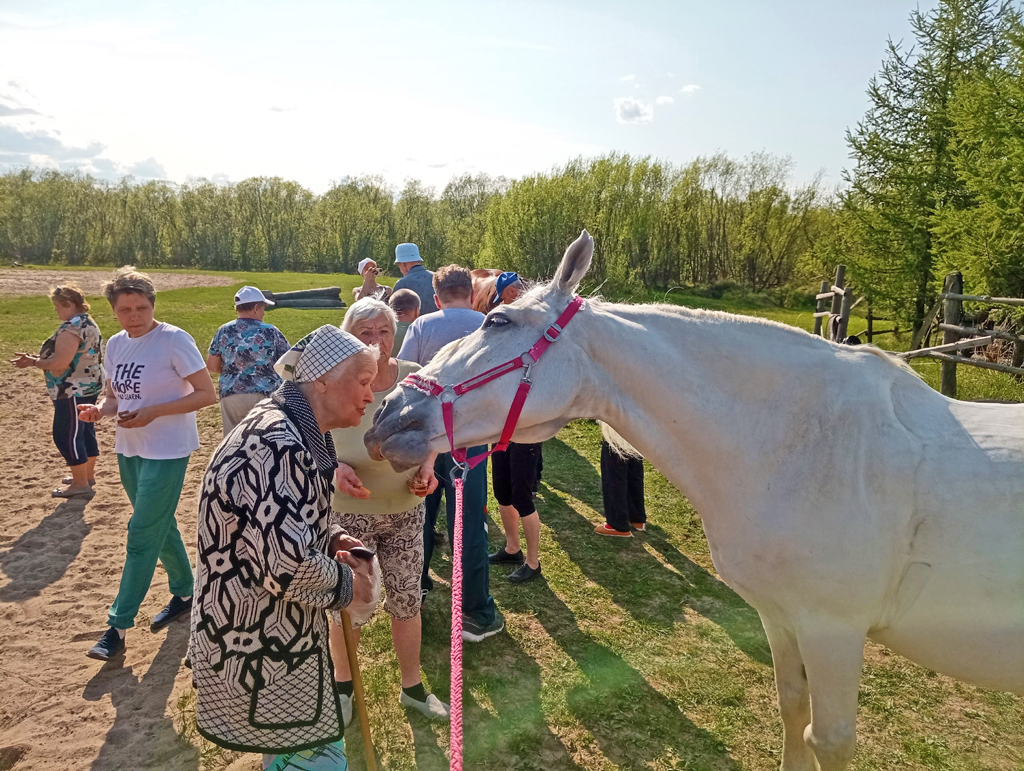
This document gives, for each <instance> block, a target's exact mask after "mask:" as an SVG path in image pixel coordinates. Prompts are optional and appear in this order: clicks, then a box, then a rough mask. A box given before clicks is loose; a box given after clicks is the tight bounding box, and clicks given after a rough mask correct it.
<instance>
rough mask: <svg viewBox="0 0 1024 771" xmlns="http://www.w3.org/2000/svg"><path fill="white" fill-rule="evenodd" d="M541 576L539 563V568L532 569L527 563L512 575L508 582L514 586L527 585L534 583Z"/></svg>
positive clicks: (538, 564)
mask: <svg viewBox="0 0 1024 771" xmlns="http://www.w3.org/2000/svg"><path fill="white" fill-rule="evenodd" d="M539 575H540V563H539V562H538V563H537V567H535V568H531V567H530V566H529V565H527V564H526V563H525V562H524V563H523V564H522V565H520V566H519V567H518V568H517V569H516V570H515V571H513V572H512V574H511V575H510V576H509V577H508V580H509V581H511V582H512V583H513V584H525V583H526V582H527V581H532V580H533V579H534V578H536V577H537V576H539Z"/></svg>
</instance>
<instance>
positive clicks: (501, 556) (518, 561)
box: [487, 546, 526, 565]
mask: <svg viewBox="0 0 1024 771" xmlns="http://www.w3.org/2000/svg"><path fill="white" fill-rule="evenodd" d="M487 561H488V562H490V563H491V564H492V565H503V564H505V563H511V564H513V565H522V564H523V563H524V562H526V557H524V556H523V550H522V549H520V550H519V551H517V552H516V553H515V554H509V553H508V552H507V551H505V547H504V546H502V547H501V548H500V549H498V551H496V552H494V554H492V555H491V556H489V557H488V558H487Z"/></svg>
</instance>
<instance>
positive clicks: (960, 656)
mask: <svg viewBox="0 0 1024 771" xmlns="http://www.w3.org/2000/svg"><path fill="white" fill-rule="evenodd" d="M593 248H594V246H593V239H592V238H591V237H590V235H589V234H588V233H587V232H586V231H584V232H583V234H582V235H581V236H580V237H579V238H578V239H577V240H576V241H575V242H573V244H572V245H571V246H570V247H569V248H568V249H567V250H566V252H565V256H564V258H563V259H562V262H561V264H560V265H559V267H558V271H557V273H556V275H555V278H554V280H553V281H552V282H551V283H550V284H548V285H546V286H541V287H537V288H535V289H534V290H532V291H530V292H529V293H527V294H526V295H524V296H523V297H522V298H520V299H519V300H518V301H517V302H515V303H513V304H512V305H509V306H503V307H502V308H499V309H498V310H496V311H494V312H492V313H491V314H490V315H489V316H488V317H487V320H486V322H485V323H484V325H483V327H482V328H481V329H480V330H479V331H477V332H475V333H473V334H472V335H470V336H469V337H467V338H464V339H463V340H461V341H459V342H456V343H453V344H451V345H449V346H448V347H446V348H445V349H443V350H442V351H441V353H439V354H438V356H437V357H436V358H435V359H434V361H433V362H432V363H431V364H430V365H429V366H427V367H425V368H424V369H423V370H422V371H421V374H423V375H426V376H432V377H434V378H436V379H437V381H438V382H440V383H442V384H455V383H458V382H461V381H463V380H466V379H467V378H469V377H471V376H473V375H476V374H479V373H480V372H482V371H484V370H486V369H489V368H490V367H493V366H495V365H497V364H499V363H501V362H504V361H506V360H509V359H512V358H514V357H515V356H517V355H518V354H520V353H522V352H523V351H525V350H527V349H529V348H530V346H532V345H533V343H534V342H535V341H536V340H537V339H538V338H539V337H540V336H541V334H542V333H543V331H544V330H545V329H546V328H547V327H548V325H550V324H551V323H552V322H553V321H554V320H555V319H556V317H557V316H558V315H559V314H560V313H561V312H562V310H563V309H564V308H565V307H566V305H567V303H568V302H569V300H570V298H571V297H572V294H573V292H574V290H575V289H576V287H577V285H578V284H579V282H580V280H581V279H582V278H583V276H584V274H585V273H586V271H587V269H588V267H589V265H590V259H591V255H592V253H593ZM532 378H533V381H534V386H533V390H532V392H531V393H530V396H529V398H528V400H527V402H526V406H525V409H524V411H523V414H522V417H521V419H520V422H519V427H518V429H517V431H516V433H515V440H516V441H520V442H540V441H543V440H545V439H549V438H551V437H552V436H554V435H555V433H556V432H557V431H558V430H559V429H560V428H561V427H562V426H564V425H565V424H566V423H568V422H569V421H570V420H573V419H575V418H582V417H587V418H599V419H600V420H602V421H605V422H606V423H608V424H610V425H611V426H612V427H613V428H614V429H615V430H616V431H617V432H618V433H620V434H621V435H622V436H623V437H624V438H625V439H626V441H628V442H629V443H631V444H632V445H633V446H634V447H636V448H637V450H639V451H640V452H641V453H642V454H643V455H644V456H645V457H646V458H648V459H649V460H650V461H651V462H652V463H653V464H654V465H655V466H656V467H657V468H658V469H659V470H660V471H661V472H662V473H663V474H664V475H665V476H666V477H668V479H669V480H671V481H672V482H673V484H675V485H676V486H677V487H678V488H679V489H680V490H681V491H682V492H683V494H684V495H686V497H687V498H689V500H690V501H691V503H692V504H693V505H694V507H695V508H696V510H697V511H698V512H699V513H700V515H701V518H702V520H703V522H704V531H705V533H706V534H707V538H708V543H709V544H710V546H711V555H712V558H713V559H714V563H715V568H716V570H717V571H718V573H719V574H720V575H721V576H722V578H723V579H724V580H725V581H726V583H728V584H729V585H730V586H731V587H732V588H733V589H735V590H736V591H737V592H738V593H739V594H740V595H741V596H742V597H743V598H744V599H745V600H746V601H747V602H748V603H750V604H751V605H752V606H753V607H754V608H755V609H756V610H757V611H758V613H759V614H760V616H761V620H762V622H763V623H764V628H765V632H766V633H767V635H768V640H769V642H770V643H771V648H772V657H773V659H774V663H775V676H776V683H777V686H778V699H779V708H780V710H781V712H782V720H783V723H784V725H785V736H784V749H783V757H782V768H783V769H784V771H812V770H813V769H815V767H816V766H815V759H816V760H817V764H818V767H819V768H820V769H822V771H841V770H842V769H844V768H846V767H847V764H848V763H849V761H850V759H851V758H852V757H853V753H854V745H855V742H856V731H855V728H856V718H857V692H858V688H859V683H860V676H861V669H862V665H863V654H864V641H865V638H871V639H872V640H876V641H878V642H879V643H882V644H883V645H886V646H888V647H889V648H891V649H893V650H894V651H896V652H898V653H901V654H903V655H905V656H907V657H908V658H910V659H912V660H913V661H916V662H918V663H919V664H921V665H923V666H925V667H929V668H931V669H934V670H936V671H939V672H943V673H946V674H948V675H951V676H953V677H956V678H959V679H961V680H964V681H967V682H970V683H974V684H977V685H980V686H984V687H987V688H994V689H999V690H1008V691H1012V692H1014V693H1018V694H1024V405H996V404H971V403H967V402H958V401H955V400H952V399H947V398H946V397H944V396H942V395H940V394H938V393H936V392H935V391H933V390H932V389H931V388H929V387H928V386H927V385H926V384H925V383H923V382H922V381H921V380H919V379H918V378H917V377H916V376H915V375H914V374H913V373H912V372H911V371H908V370H907V369H906V368H905V367H903V366H901V365H900V364H898V363H897V362H896V361H894V360H893V359H891V358H890V357H888V356H887V355H886V354H884V353H882V352H881V351H878V350H877V349H865V348H863V347H862V348H851V347H841V346H839V345H835V344H832V343H829V342H826V341H825V340H822V339H820V338H817V337H814V336H812V335H810V334H807V333H806V332H802V331H800V330H796V329H793V328H790V327H786V326H784V325H782V324H777V323H774V322H768V321H760V320H755V319H751V318H746V317H742V316H734V315H730V314H725V313H717V312H711V311H701V310H689V309H685V308H679V307H675V306H666V305H649V306H630V305H616V304H611V303H607V302H602V301H598V300H591V301H590V302H588V303H587V305H586V306H585V307H584V308H583V309H582V310H581V311H580V312H579V313H578V314H577V315H576V317H575V318H574V319H573V320H572V322H571V323H569V324H568V325H567V326H566V328H565V332H564V333H563V334H562V335H561V337H559V339H558V341H557V342H556V343H554V344H553V345H552V346H551V349H550V350H549V351H548V352H547V353H546V354H545V356H544V357H543V358H542V359H541V361H540V362H539V363H538V364H537V365H536V366H535V367H534V369H533V373H532ZM518 379H519V377H518V374H516V375H509V376H506V377H503V378H500V379H498V380H495V381H494V382H491V383H488V384H487V385H485V386H483V387H481V388H479V389H477V390H474V391H471V392H469V393H467V394H466V395H464V396H462V397H460V398H459V399H458V400H457V401H456V402H455V405H454V417H455V439H456V443H457V444H458V445H459V446H463V447H467V446H472V445H480V444H485V443H488V442H493V441H495V440H496V439H497V438H498V435H499V433H500V431H501V427H502V424H503V422H504V420H505V416H506V415H507V414H508V411H509V405H510V404H511V403H512V398H513V394H514V392H515V390H516V387H517V381H518ZM366 443H367V446H368V447H369V448H370V450H371V452H375V453H381V454H383V456H384V457H387V458H388V459H389V460H391V462H392V463H393V464H394V465H396V467H409V466H413V465H416V464H418V463H420V462H421V461H422V460H423V459H424V456H425V454H426V452H427V449H428V447H429V448H430V449H432V450H437V451H446V450H447V449H448V443H447V440H446V439H445V432H444V428H443V426H442V421H441V408H440V405H439V403H438V400H437V399H435V398H434V397H432V396H428V395H426V394H424V393H422V392H420V391H418V390H415V389H413V388H408V387H406V388H400V389H397V390H396V392H395V393H394V394H392V395H391V396H390V397H389V398H388V400H387V402H386V403H385V404H384V406H383V407H382V408H381V411H380V412H379V413H378V415H377V416H376V420H375V426H374V428H373V430H372V431H371V432H370V433H368V434H367V436H366Z"/></svg>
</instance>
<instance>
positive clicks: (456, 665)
mask: <svg viewBox="0 0 1024 771" xmlns="http://www.w3.org/2000/svg"><path fill="white" fill-rule="evenodd" d="M585 304H586V300H584V299H583V298H582V297H573V298H572V300H571V301H570V302H569V305H568V306H567V307H566V309H565V310H564V311H562V315H560V316H559V317H558V318H557V319H556V320H555V323H554V324H552V325H551V326H550V327H548V328H547V329H546V330H545V331H544V334H543V336H542V337H541V338H540V340H538V341H537V342H536V343H534V344H533V347H532V348H531V349H530V350H529V351H527V352H526V353H523V354H520V355H519V356H517V357H516V358H514V359H512V360H511V361H506V362H505V363H504V364H499V365H498V366H497V367H493V368H491V369H489V370H487V371H486V372H484V373H482V374H480V375H477V376H476V377H471V378H470V379H469V380H465V381H463V382H462V383H458V384H457V385H453V386H443V385H441V384H440V383H438V382H437V381H436V380H434V379H432V378H427V377H423V376H421V375H415V374H413V375H409V376H408V377H407V378H406V379H405V380H403V381H402V385H406V386H409V387H411V388H415V389H416V390H417V391H422V392H423V393H425V394H430V395H431V396H436V397H437V398H438V399H439V400H440V401H441V417H442V419H443V420H444V432H445V434H446V435H447V436H448V444H449V446H450V447H451V448H452V459H453V460H454V461H455V464H456V466H457V467H458V469H459V470H460V471H461V473H460V474H459V475H458V476H456V477H454V483H455V523H454V528H455V538H454V539H453V542H452V657H451V662H452V679H451V692H452V695H451V700H452V715H451V717H452V722H451V732H452V733H451V742H450V744H451V760H450V766H449V768H450V769H451V771H462V488H463V485H464V483H465V481H466V475H467V474H469V470H470V469H471V468H473V467H474V466H477V465H479V464H480V463H482V462H483V461H485V460H487V458H489V457H490V456H491V454H492V453H495V452H500V451H502V450H505V449H507V448H508V443H509V441H511V439H512V434H514V433H515V430H516V424H517V423H518V422H519V416H520V415H521V414H522V412H523V405H525V404H526V397H527V396H529V394H530V388H531V387H532V386H533V381H532V380H530V372H531V371H532V370H533V365H534V364H536V363H537V362H538V361H539V360H540V357H541V356H543V355H544V352H545V351H546V350H547V349H548V348H549V347H550V346H551V344H552V343H553V342H555V341H556V340H557V339H558V336H559V335H561V334H562V330H564V329H565V327H566V325H567V324H568V323H569V322H570V321H571V320H572V317H573V316H575V315H576V313H577V311H579V310H580V308H582V307H583V306H584V305H585ZM517 369H525V370H526V372H524V373H523V376H522V378H520V380H519V388H518V389H516V395H515V397H514V398H513V399H512V407H511V408H510V409H509V412H508V417H507V418H506V419H505V425H504V427H503V428H502V429H501V437H500V438H499V439H498V443H497V444H496V445H494V447H493V448H492V449H490V450H488V451H487V452H483V453H480V454H479V455H474V456H473V457H472V458H467V457H466V448H465V447H459V448H456V447H455V417H454V408H453V407H452V405H453V404H454V403H455V400H456V399H458V398H459V397H460V396H462V395H463V394H464V393H466V392H468V391H472V390H473V389H474V388H479V387H480V386H482V385H485V384H486V383H490V382H491V381H492V380H496V379H497V378H499V377H501V376H502V375H507V374H508V373H509V372H515V371H516V370H517Z"/></svg>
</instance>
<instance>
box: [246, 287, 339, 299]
mask: <svg viewBox="0 0 1024 771" xmlns="http://www.w3.org/2000/svg"><path fill="white" fill-rule="evenodd" d="M263 296H264V297H267V298H268V299H270V300H273V301H274V302H277V301H278V300H312V299H336V300H338V299H341V288H340V287H337V286H327V287H323V288H321V289H296V290H295V291H292V292H264V293H263Z"/></svg>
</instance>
